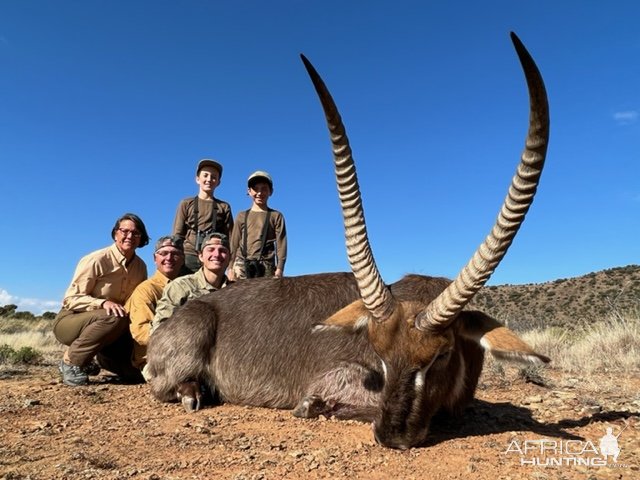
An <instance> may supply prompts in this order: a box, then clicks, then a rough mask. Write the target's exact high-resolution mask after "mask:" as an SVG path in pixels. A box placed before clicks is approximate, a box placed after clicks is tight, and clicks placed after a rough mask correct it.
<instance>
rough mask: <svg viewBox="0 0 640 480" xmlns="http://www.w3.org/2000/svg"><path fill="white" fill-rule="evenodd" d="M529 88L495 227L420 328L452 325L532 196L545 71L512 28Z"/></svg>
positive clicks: (542, 148)
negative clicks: (518, 153)
mask: <svg viewBox="0 0 640 480" xmlns="http://www.w3.org/2000/svg"><path fill="white" fill-rule="evenodd" d="M511 40H512V41H513V45H514V46H515V49H516V52H517V53H518V57H519V58H520V63H521V64H522V69H523V70H524V74H525V77H526V79H527V86H528V88H529V104H530V107H529V108H530V113H529V131H528V133H527V138H526V141H525V148H524V150H523V152H522V157H521V159H520V164H519V165H518V168H517V171H516V174H515V176H514V177H513V180H512V181H511V186H510V187H509V193H508V194H507V197H506V198H505V201H504V204H503V206H502V209H501V210H500V214H499V215H498V218H497V220H496V224H495V225H494V227H493V229H492V230H491V233H490V234H489V235H488V236H487V238H486V239H485V240H484V242H483V243H482V244H481V245H480V247H478V250H476V252H475V253H474V255H473V257H472V258H471V260H470V261H469V263H467V265H466V266H465V267H464V268H463V269H462V271H461V272H460V273H459V274H458V276H457V277H456V279H455V280H454V281H453V282H452V283H451V284H450V285H449V286H448V287H447V288H446V289H445V290H444V291H443V292H442V293H441V294H440V295H439V296H438V297H437V298H435V299H434V300H433V301H432V302H431V303H430V304H429V305H428V306H427V308H426V309H425V310H424V311H423V312H422V313H420V314H419V315H418V317H417V319H416V326H417V327H418V328H420V329H427V328H429V327H431V328H433V327H438V326H445V325H448V324H449V323H450V322H451V321H452V320H453V319H454V318H455V317H456V315H457V314H458V313H459V312H460V311H461V310H462V309H463V308H464V306H465V305H466V304H467V303H468V302H469V301H470V300H471V299H472V298H473V296H474V295H475V294H476V292H477V291H478V290H479V289H480V288H481V287H482V286H483V285H484V284H485V283H486V281H487V280H488V279H489V277H490V276H491V274H492V273H493V271H494V270H495V268H496V267H497V266H498V264H499V263H500V261H501V260H502V258H503V257H504V255H505V254H506V253H507V249H508V248H509V246H510V245H511V242H512V241H513V238H514V236H515V235H516V233H517V231H518V229H519V228H520V225H521V224H522V221H523V220H524V217H525V215H526V213H527V211H528V210H529V207H530V206H531V203H532V202H533V197H534V195H535V193H536V189H537V187H538V181H539V180H540V174H541V173H542V168H543V166H544V160H545V155H546V152H547V144H548V142H549V105H548V102H547V94H546V91H545V87H544V82H543V80H542V76H541V75H540V72H539V71H538V67H536V64H535V62H534V61H533V59H532V58H531V55H529V52H527V50H526V48H525V47H524V45H523V44H522V42H521V41H520V39H519V38H518V37H517V36H516V35H515V33H513V32H511Z"/></svg>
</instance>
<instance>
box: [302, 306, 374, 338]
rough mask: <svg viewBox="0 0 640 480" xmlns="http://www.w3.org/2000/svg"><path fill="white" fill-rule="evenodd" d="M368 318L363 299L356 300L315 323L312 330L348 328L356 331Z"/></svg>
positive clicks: (365, 323) (365, 324)
mask: <svg viewBox="0 0 640 480" xmlns="http://www.w3.org/2000/svg"><path fill="white" fill-rule="evenodd" d="M369 318H370V313H369V310H367V307H365V306H364V303H363V301H362V300H356V301H355V302H353V303H350V304H349V305H347V306H346V307H344V308H342V309H340V310H338V311H337V312H336V313H334V314H333V315H331V316H330V317H329V318H327V319H326V320H324V321H323V322H322V323H321V324H319V325H316V326H315V328H314V330H327V329H349V330H353V331H357V330H360V329H361V328H364V327H366V326H367V323H368V322H369Z"/></svg>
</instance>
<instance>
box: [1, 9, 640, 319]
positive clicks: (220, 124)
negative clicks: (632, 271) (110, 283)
mask: <svg viewBox="0 0 640 480" xmlns="http://www.w3.org/2000/svg"><path fill="white" fill-rule="evenodd" d="M638 18H640V3H639V2H637V1H634V0H627V1H617V2H606V4H605V2H601V1H585V0H582V1H573V0H571V1H562V2H559V1H557V0H554V1H550V0H540V1H537V2H527V3H525V2H514V1H513V0H510V1H493V0H488V1H485V2H462V1H457V0H451V1H447V2H435V1H430V2H425V1H398V0H396V1H375V0H374V1H367V2H364V1H344V0H341V1H333V0H329V1H322V2H311V1H293V0H291V1H272V2H264V1H257V0H256V1H243V2H222V1H217V2H214V1H208V2H205V1H184V2H175V1H162V0H161V1H158V0H154V1H126V2H125V1H97V0H89V1H87V0H81V1H80V0H78V1H50V0H41V1H35V0H4V1H2V2H0V71H1V72H2V73H1V74H0V169H1V170H0V209H1V212H2V215H1V217H2V221H1V222H0V224H1V227H0V228H2V232H1V235H0V242H1V244H0V245H1V251H2V264H1V267H0V305H4V304H7V303H16V304H18V306H19V307H20V309H23V310H30V311H32V312H35V313H37V312H41V311H43V310H54V311H55V310H57V309H58V307H59V303H60V301H61V299H62V296H63V294H64V291H65V289H66V287H67V286H68V284H69V282H70V280H71V276H72V273H73V270H74V268H75V266H76V264H77V262H78V260H79V259H80V257H82V256H83V255H84V254H86V253H89V252H90V251H93V250H96V249H98V248H101V247H104V246H107V245H109V244H110V243H111V242H112V241H111V238H110V229H111V227H112V225H113V222H114V221H115V219H116V218H117V217H119V216H120V215H121V214H123V213H125V212H128V211H131V212H135V213H137V214H139V215H140V216H141V217H142V218H143V220H144V221H145V223H146V225H147V228H148V230H149V232H150V235H151V236H152V237H153V238H154V239H157V238H158V237H159V236H162V235H164V234H167V233H169V231H170V229H171V225H172V222H173V217H174V214H175V209H176V207H177V204H178V202H179V200H180V199H182V198H184V197H188V196H193V195H195V193H196V184H195V183H194V168H195V165H196V163H197V161H198V160H199V159H200V158H203V157H213V158H216V159H217V160H219V161H220V162H221V163H222V164H223V165H224V167H225V171H224V175H223V178H222V184H221V185H220V187H219V188H218V190H217V191H216V196H218V197H219V198H222V199H224V200H227V201H228V202H230V203H231V205H232V208H233V211H234V215H235V214H237V213H238V212H239V211H241V210H243V209H246V208H248V206H249V198H248V197H247V195H246V178H247V176H248V175H249V174H250V173H251V172H252V171H254V170H257V169H262V170H267V171H269V172H270V173H271V174H272V176H273V177H274V182H275V192H274V196H273V197H272V199H271V201H270V205H271V206H272V207H273V208H276V209H278V210H281V211H282V212H283V213H284V215H285V218H286V221H287V228H288V236H289V245H290V248H289V255H288V262H287V268H286V271H285V274H287V275H299V274H304V273H313V272H322V271H341V270H348V269H349V267H348V263H347V260H346V255H345V249H344V234H343V231H342V223H341V213H340V209H339V204H338V200H337V194H336V188H335V183H334V177H333V167H332V157H331V150H330V144H329V140H328V134H327V131H326V126H325V123H324V117H323V114H322V112H321V108H320V105H319V102H318V100H317V98H316V95H315V93H314V91H313V88H312V86H311V83H310V81H309V79H308V77H307V74H306V72H305V70H304V68H303V65H302V63H301V61H300V59H299V54H300V53H304V54H305V55H306V56H307V57H308V58H309V59H310V60H311V62H312V63H313V64H314V65H315V67H316V68H317V69H318V71H319V72H320V74H321V75H322V76H323V78H324V80H325V82H326V83H327V85H328V87H329V89H330V90H331V92H332V94H333V96H334V98H335V100H336V102H337V104H338V107H339V108H340V111H341V113H342V116H343V119H344V121H345V125H346V127H347V131H348V134H349V137H350V140H351V146H352V148H353V151H354V157H355V160H356V164H357V167H358V175H359V179H360V184H361V189H362V194H363V199H364V205H365V213H366V217H367V227H368V230H369V235H370V237H371V241H372V245H373V249H374V254H375V255H376V260H377V263H378V265H379V267H380V270H381V272H382V275H383V277H384V279H385V280H386V281H387V282H393V281H396V280H398V279H399V278H400V277H401V276H402V275H404V274H405V273H410V272H415V273H421V274H427V275H438V276H441V275H442V276H448V277H453V276H455V275H456V274H457V273H458V271H459V270H460V269H461V268H462V267H463V266H464V264H465V263H466V262H467V261H468V259H469V258H470V256H471V255H472V254H473V252H474V251H475V249H476V247H477V246H478V244H479V243H480V242H481V241H482V240H483V239H484V237H485V236H486V235H487V234H488V232H489V230H490V228H491V226H492V225H493V222H494V220H495V218H496V216H497V213H498V209H499V207H500V205H501V202H502V200H503V199H504V196H505V194H506V191H507V187H508V183H509V181H510V179H511V177H512V175H513V173H514V170H515V167H516V164H517V162H518V160H519V158H520V153H521V150H522V147H523V144H524V137H525V133H526V128H527V121H528V103H527V102H528V99H527V94H526V89H525V83H524V79H523V76H522V73H521V71H520V67H519V64H518V61H517V57H516V55H515V53H514V51H513V47H512V45H511V42H510V39H509V32H510V31H515V32H516V33H517V34H518V35H519V36H520V38H521V39H522V41H523V42H524V43H525V45H526V46H527V48H528V49H529V51H530V52H531V54H532V55H533V57H534V58H535V60H536V62H537V63H538V66H539V68H540V70H541V72H542V74H543V77H544V79H545V82H546V85H547V90H548V95H549V101H550V108H551V141H550V145H549V151H548V156H547V165H546V168H545V171H544V172H543V175H542V180H541V184H540V187H539V190H538V195H537V197H536V200H535V201H534V204H533V206H532V207H531V210H530V212H529V215H528V216H527V218H526V220H525V222H524V224H523V226H522V228H521V230H520V233H519V234H518V236H517V237H516V239H515V241H514V243H513V245H512V247H511V249H510V250H509V252H508V253H507V255H506V257H505V259H504V260H503V261H502V263H501V264H500V265H499V266H498V269H497V270H496V272H495V274H494V275H493V277H492V278H491V280H490V282H489V283H490V284H494V285H496V284H504V283H512V284H521V283H537V282H544V281H549V280H554V279H557V278H567V277H572V276H577V275H582V274H586V273H589V272H591V271H596V270H600V269H604V268H611V267H616V266H623V265H628V264H633V263H636V264H637V263H640V262H639V261H638V258H639V247H638V245H639V243H640V242H638V240H637V238H638V237H639V234H640V231H639V230H640V229H639V221H638V219H639V215H638V214H639V211H640V175H639V170H640V167H639V165H640V162H639V160H640V116H639V115H640V95H639V87H638V85H640V30H639V29H638V23H637V22H638ZM139 254H140V256H141V257H142V258H143V259H144V260H145V261H146V262H147V265H148V266H149V270H150V272H153V270H154V266H153V263H152V248H151V247H150V246H148V247H146V248H144V249H141V250H139Z"/></svg>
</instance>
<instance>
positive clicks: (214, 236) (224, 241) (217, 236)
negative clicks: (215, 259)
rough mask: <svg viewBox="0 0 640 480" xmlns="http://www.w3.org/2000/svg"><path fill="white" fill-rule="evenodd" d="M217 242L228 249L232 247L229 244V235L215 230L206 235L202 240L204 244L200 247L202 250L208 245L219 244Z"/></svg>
mask: <svg viewBox="0 0 640 480" xmlns="http://www.w3.org/2000/svg"><path fill="white" fill-rule="evenodd" d="M217 244H219V245H222V246H223V247H227V249H230V248H231V247H230V246H229V237H227V236H226V235H225V234H224V233H220V232H213V233H210V234H209V235H207V236H206V237H204V240H202V246H201V247H200V251H202V250H203V249H204V247H206V246H207V245H217Z"/></svg>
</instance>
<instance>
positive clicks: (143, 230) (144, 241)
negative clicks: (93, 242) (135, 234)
mask: <svg viewBox="0 0 640 480" xmlns="http://www.w3.org/2000/svg"><path fill="white" fill-rule="evenodd" d="M124 220H131V221H132V222H133V223H134V224H135V225H136V230H138V231H139V232H140V244H139V245H138V248H141V247H144V246H145V245H148V244H149V234H148V233H147V227H145V226H144V222H143V221H142V219H141V218H140V217H139V216H138V215H136V214H135V213H125V214H124V215H122V216H121V217H120V218H119V219H117V220H116V223H115V225H114V226H113V228H112V229H111V238H113V239H114V240H115V239H116V231H117V230H118V228H120V223H122V222H123V221H124Z"/></svg>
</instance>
